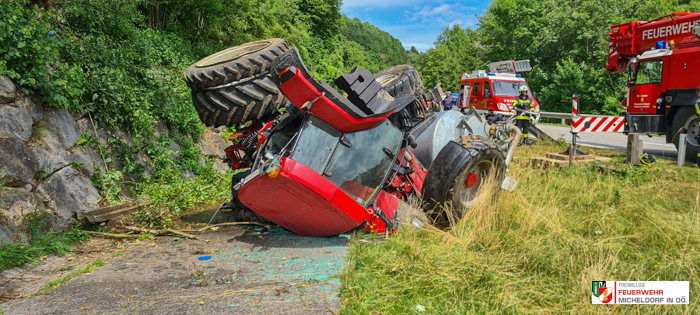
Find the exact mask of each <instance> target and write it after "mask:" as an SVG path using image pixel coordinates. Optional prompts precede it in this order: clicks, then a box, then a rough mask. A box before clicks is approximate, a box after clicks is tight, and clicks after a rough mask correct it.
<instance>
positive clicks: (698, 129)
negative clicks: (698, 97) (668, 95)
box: [671, 106, 700, 161]
mask: <svg viewBox="0 0 700 315" xmlns="http://www.w3.org/2000/svg"><path fill="white" fill-rule="evenodd" d="M698 123H699V119H698V115H697V113H696V112H695V108H694V107H693V106H684V107H683V108H681V109H679V110H678V112H677V113H676V116H674V117H673V123H672V124H671V132H672V133H673V134H672V137H673V144H674V145H675V146H676V149H678V146H679V144H680V141H679V140H680V139H679V138H680V137H679V133H678V130H680V129H681V128H686V129H688V142H687V144H686V147H685V158H686V159H688V160H689V161H695V159H696V158H697V154H698V149H700V143H698V142H697V136H698V134H700V125H698Z"/></svg>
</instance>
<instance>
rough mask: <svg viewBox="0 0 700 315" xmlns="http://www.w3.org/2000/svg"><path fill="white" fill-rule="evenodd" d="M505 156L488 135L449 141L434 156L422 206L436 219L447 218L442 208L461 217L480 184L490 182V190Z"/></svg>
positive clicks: (501, 175) (498, 179)
mask: <svg viewBox="0 0 700 315" xmlns="http://www.w3.org/2000/svg"><path fill="white" fill-rule="evenodd" d="M505 171H506V167H505V156H504V155H503V151H501V150H499V149H498V147H497V146H496V144H495V143H494V142H493V141H491V140H490V139H488V138H485V137H479V136H474V135H470V136H467V137H464V136H463V137H461V138H460V140H458V141H451V142H449V143H448V144H447V145H446V146H445V147H444V148H443V149H442V150H441V151H440V153H438V155H437V156H436V157H435V160H434V161H433V164H432V165H430V169H428V174H427V176H426V178H425V183H426V184H425V185H424V186H423V201H424V209H425V210H426V211H428V212H429V213H431V215H432V216H433V217H434V218H435V219H436V221H437V222H445V221H451V220H448V219H447V218H446V217H445V211H444V210H445V209H444V208H447V209H451V210H452V214H453V216H454V217H455V218H456V219H458V220H459V219H461V218H463V217H464V216H465V215H466V213H467V212H468V211H469V209H470V208H471V207H472V206H473V205H474V203H475V202H476V201H477V199H478V198H480V197H481V196H479V195H478V194H477V192H479V190H480V189H481V188H483V186H484V185H494V187H493V188H494V189H493V192H494V193H495V192H498V186H500V184H501V182H502V181H503V179H504V177H505ZM483 197H488V196H483Z"/></svg>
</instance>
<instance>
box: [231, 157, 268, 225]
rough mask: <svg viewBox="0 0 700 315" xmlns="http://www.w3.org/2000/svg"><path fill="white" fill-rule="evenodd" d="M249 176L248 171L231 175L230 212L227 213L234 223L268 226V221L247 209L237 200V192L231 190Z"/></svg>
mask: <svg viewBox="0 0 700 315" xmlns="http://www.w3.org/2000/svg"><path fill="white" fill-rule="evenodd" d="M248 175H250V170H247V171H243V172H240V173H238V174H236V175H233V179H231V205H232V210H231V212H229V215H231V216H232V217H233V220H234V221H236V222H258V223H262V224H270V223H272V222H270V221H269V220H268V219H265V218H263V217H262V216H260V215H259V214H257V213H255V212H253V210H250V209H248V207H246V206H245V205H244V204H243V203H242V202H241V201H240V200H239V199H238V192H237V191H236V190H235V189H233V186H236V184H238V182H240V181H242V180H243V179H244V178H245V177H246V176H248Z"/></svg>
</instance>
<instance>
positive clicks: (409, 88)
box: [374, 65, 425, 97]
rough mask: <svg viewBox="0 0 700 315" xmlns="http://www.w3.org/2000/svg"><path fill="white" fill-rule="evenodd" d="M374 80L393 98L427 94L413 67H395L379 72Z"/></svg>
mask: <svg viewBox="0 0 700 315" xmlns="http://www.w3.org/2000/svg"><path fill="white" fill-rule="evenodd" d="M374 78H375V79H376V80H377V82H379V84H380V85H381V86H382V87H383V88H384V90H386V91H387V92H388V93H389V95H391V96H393V97H405V96H412V95H415V96H420V95H421V94H423V93H424V92H425V88H424V87H423V81H422V80H421V79H420V75H419V74H418V71H416V69H415V68H413V66H409V65H400V66H394V67H391V68H389V69H385V70H382V71H380V72H378V73H377V74H375V75H374Z"/></svg>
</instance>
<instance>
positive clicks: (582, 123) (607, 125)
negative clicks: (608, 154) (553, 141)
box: [571, 116, 625, 132]
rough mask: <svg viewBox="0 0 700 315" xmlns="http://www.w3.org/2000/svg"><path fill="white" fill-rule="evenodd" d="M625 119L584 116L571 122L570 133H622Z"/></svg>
mask: <svg viewBox="0 0 700 315" xmlns="http://www.w3.org/2000/svg"><path fill="white" fill-rule="evenodd" d="M624 126H625V117H615V116H586V117H574V118H573V119H572V120H571V131H572V132H622V130H623V129H624Z"/></svg>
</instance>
